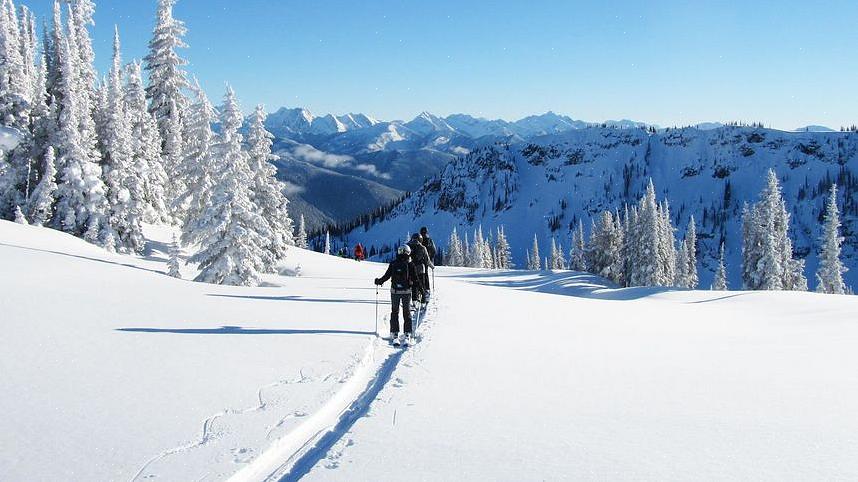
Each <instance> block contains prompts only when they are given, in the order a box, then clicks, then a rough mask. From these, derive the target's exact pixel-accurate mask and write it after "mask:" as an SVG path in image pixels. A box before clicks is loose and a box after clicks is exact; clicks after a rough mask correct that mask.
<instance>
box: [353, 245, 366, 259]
mask: <svg viewBox="0 0 858 482" xmlns="http://www.w3.org/2000/svg"><path fill="white" fill-rule="evenodd" d="M364 259H366V253H364V249H363V245H362V244H360V243H358V244H357V245H355V261H363V260H364Z"/></svg>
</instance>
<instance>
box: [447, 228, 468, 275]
mask: <svg viewBox="0 0 858 482" xmlns="http://www.w3.org/2000/svg"><path fill="white" fill-rule="evenodd" d="M444 264H446V265H447V266H462V265H463V264H464V256H463V255H462V241H461V240H460V239H459V233H458V231H457V230H456V227H455V226H453V232H452V233H450V239H449V240H448V241H447V252H446V253H445V256H444Z"/></svg>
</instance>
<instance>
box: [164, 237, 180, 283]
mask: <svg viewBox="0 0 858 482" xmlns="http://www.w3.org/2000/svg"><path fill="white" fill-rule="evenodd" d="M180 254H181V248H180V246H179V240H178V238H177V237H176V233H173V240H172V242H170V260H169V262H168V263H167V275H168V276H172V277H173V278H179V279H182V272H181V271H180V269H179V256H180Z"/></svg>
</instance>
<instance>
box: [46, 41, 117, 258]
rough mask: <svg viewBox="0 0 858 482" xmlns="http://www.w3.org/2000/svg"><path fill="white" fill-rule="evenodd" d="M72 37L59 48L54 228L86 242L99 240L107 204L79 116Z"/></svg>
mask: <svg viewBox="0 0 858 482" xmlns="http://www.w3.org/2000/svg"><path fill="white" fill-rule="evenodd" d="M71 38H73V36H69V37H68V38H66V39H65V41H64V42H63V45H61V46H60V58H59V60H60V71H61V73H62V78H61V86H60V91H61V92H62V102H61V103H60V104H59V106H58V119H57V130H56V131H55V133H54V137H53V140H52V143H53V145H54V146H55V147H56V149H57V164H58V171H59V174H60V182H59V183H58V188H57V210H56V215H55V216H54V225H55V226H56V227H58V228H60V229H62V230H63V231H66V232H69V233H72V234H76V235H81V234H83V235H84V238H85V239H86V240H87V241H90V242H94V243H97V242H98V241H99V238H100V236H99V229H100V228H101V226H102V225H103V224H105V223H104V220H105V219H106V215H107V210H108V205H107V198H106V197H105V186H104V182H103V181H102V179H101V168H100V167H99V165H98V164H97V159H96V158H95V157H94V151H93V149H89V148H87V147H86V146H85V140H84V139H83V138H82V135H81V129H80V122H79V121H78V118H77V115H78V112H79V108H78V104H77V102H78V92H77V90H76V86H77V82H76V78H75V76H76V70H75V67H74V62H75V59H76V58H77V53H76V51H75V47H74V44H73V42H72V41H71Z"/></svg>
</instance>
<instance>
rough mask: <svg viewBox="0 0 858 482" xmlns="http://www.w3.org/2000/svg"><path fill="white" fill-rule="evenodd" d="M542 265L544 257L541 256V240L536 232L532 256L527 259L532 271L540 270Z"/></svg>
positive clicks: (531, 251) (531, 250) (528, 266)
mask: <svg viewBox="0 0 858 482" xmlns="http://www.w3.org/2000/svg"><path fill="white" fill-rule="evenodd" d="M541 267H542V258H540V256H539V241H538V240H537V238H536V234H534V235H533V247H531V248H530V256H529V257H528V259H527V269H528V270H530V271H539V270H540V268H541Z"/></svg>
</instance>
